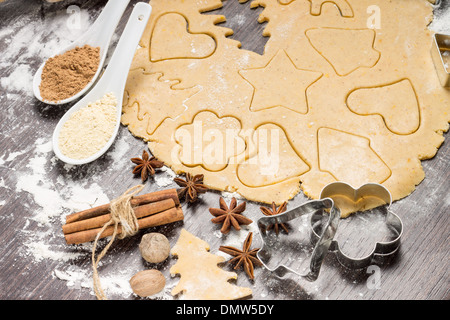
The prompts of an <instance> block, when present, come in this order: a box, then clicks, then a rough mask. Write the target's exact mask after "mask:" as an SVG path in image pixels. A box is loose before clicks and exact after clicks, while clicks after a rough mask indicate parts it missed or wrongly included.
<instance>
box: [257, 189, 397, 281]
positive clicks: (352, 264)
mask: <svg viewBox="0 0 450 320" xmlns="http://www.w3.org/2000/svg"><path fill="white" fill-rule="evenodd" d="M339 197H345V198H347V199H350V200H351V201H353V202H354V203H357V202H358V200H361V199H362V200H367V199H372V200H375V199H376V201H375V202H373V201H372V204H373V203H376V206H375V207H374V208H372V210H377V211H379V212H381V213H382V214H383V215H384V223H386V226H387V228H388V229H389V230H390V231H391V232H392V234H393V235H394V236H393V238H392V239H390V240H389V241H384V242H376V243H375V246H374V248H373V250H372V251H371V252H370V254H368V255H366V256H364V257H362V258H355V257H352V256H350V255H348V254H345V253H344V252H343V251H342V250H341V247H340V245H339V243H338V241H337V240H335V239H334V237H335V235H336V232H337V230H338V226H339V222H340V219H341V209H340V208H339V207H338V206H337V204H336V203H337V202H339V203H341V202H342V201H340V200H339V199H338V198H339ZM320 198H321V199H320V200H311V201H308V202H306V203H304V204H302V205H300V206H297V207H295V208H293V209H291V210H289V211H286V212H284V213H281V214H278V215H274V216H266V217H262V218H260V219H259V220H258V221H257V224H258V228H259V231H260V232H259V233H260V236H261V239H262V242H263V245H262V247H261V249H260V250H259V251H258V252H257V257H258V258H259V260H260V261H261V263H262V265H263V266H264V267H265V268H266V269H267V270H269V271H271V272H273V273H275V274H276V275H277V276H278V277H283V276H285V275H286V274H287V273H289V272H291V273H294V274H296V275H298V276H300V277H302V278H304V279H306V280H308V281H315V280H317V278H318V276H319V272H320V269H321V266H322V262H323V260H324V258H325V256H326V254H327V253H328V252H334V253H335V254H336V256H337V260H338V261H339V263H340V264H341V265H343V266H345V267H347V268H351V269H362V268H365V267H368V266H369V265H371V264H372V263H373V262H374V261H375V259H376V258H379V257H388V256H391V255H392V254H394V253H395V252H397V250H398V248H399V246H400V239H401V236H402V233H403V223H402V220H401V219H400V217H399V216H397V215H396V214H395V213H394V212H392V211H391V210H390V206H391V204H392V196H391V193H390V192H389V191H388V190H387V189H386V188H385V187H384V186H382V185H380V184H377V183H368V184H365V185H363V186H361V187H360V188H358V189H355V188H353V187H352V186H351V185H349V184H347V183H344V182H334V183H331V184H329V185H327V186H325V187H324V188H323V189H322V192H321V196H320ZM369 206H370V205H369ZM366 208H367V206H366V207H364V206H363V209H361V211H365V210H366ZM370 208H371V207H370ZM307 214H309V215H311V217H310V231H311V234H310V236H311V241H312V243H313V245H314V249H313V251H312V255H311V258H310V264H309V268H308V270H307V271H306V272H304V273H300V272H298V271H296V270H294V269H293V268H291V267H289V266H286V265H285V264H281V263H280V264H277V265H276V266H275V267H270V266H269V261H270V260H271V258H272V256H273V246H272V245H270V244H269V242H270V241H268V237H267V228H268V227H269V226H271V225H273V224H275V223H278V224H280V223H286V222H289V221H291V220H294V219H296V218H299V217H301V216H303V215H307Z"/></svg>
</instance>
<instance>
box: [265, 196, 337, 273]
mask: <svg viewBox="0 0 450 320" xmlns="http://www.w3.org/2000/svg"><path fill="white" fill-rule="evenodd" d="M324 211H327V215H328V221H327V223H326V224H325V226H324V227H323V228H322V231H321V232H320V235H319V234H315V235H316V236H317V242H315V246H314V249H313V252H312V255H311V259H310V262H309V270H308V271H307V272H305V273H299V272H297V271H295V270H293V269H291V268H289V267H287V266H285V265H283V264H280V265H277V266H276V267H275V268H272V269H271V268H270V267H269V266H268V264H267V262H268V261H269V260H270V258H271V256H272V250H271V246H270V245H268V244H267V243H266V240H267V235H266V230H267V227H268V226H270V225H273V224H275V223H286V222H288V221H290V220H293V219H295V218H298V217H300V216H303V215H306V214H320V213H322V212H324ZM339 219H340V211H339V209H338V208H336V207H335V205H334V202H333V200H332V199H329V198H327V199H321V200H311V201H308V202H306V203H304V204H302V205H300V206H298V207H296V208H294V209H291V210H289V211H286V212H283V213H281V214H278V215H276V216H265V217H262V218H260V219H259V220H258V222H257V223H258V228H259V231H260V232H259V233H260V235H261V238H262V242H263V246H262V248H261V249H260V250H259V251H258V252H257V257H258V258H259V260H260V261H261V262H262V264H263V266H264V267H265V268H266V269H268V270H269V271H272V272H274V273H275V274H276V275H277V276H279V277H283V276H284V275H285V274H286V273H288V272H292V273H294V274H297V275H299V276H301V277H303V278H305V279H306V280H308V281H315V280H316V279H317V277H318V276H319V272H320V268H321V266H322V261H323V259H324V258H325V255H326V254H327V253H328V249H329V246H330V244H331V243H332V240H333V237H334V235H335V233H336V229H337V226H338V223H339Z"/></svg>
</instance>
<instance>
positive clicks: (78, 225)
mask: <svg viewBox="0 0 450 320" xmlns="http://www.w3.org/2000/svg"><path fill="white" fill-rule="evenodd" d="M173 207H175V201H174V200H173V199H172V198H169V199H165V200H161V201H157V202H152V203H149V204H144V205H141V206H138V207H134V208H133V210H134V214H135V216H136V218H138V219H139V218H142V217H146V216H150V215H153V214H156V213H159V212H162V211H166V210H168V209H170V208H173ZM110 219H111V214H110V213H108V214H103V215H101V216H97V217H94V218H89V219H85V220H80V221H75V222H71V223H67V224H65V225H63V226H62V229H63V233H64V234H69V233H74V232H79V231H83V230H89V229H95V228H101V227H102V226H103V225H104V224H105V223H107V222H108V221H109V220H110Z"/></svg>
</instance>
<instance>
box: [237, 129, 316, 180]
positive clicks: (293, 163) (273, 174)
mask: <svg viewBox="0 0 450 320" xmlns="http://www.w3.org/2000/svg"><path fill="white" fill-rule="evenodd" d="M249 154H250V157H249V158H248V159H247V160H245V161H243V162H242V163H240V164H239V166H238V169H237V174H238V178H239V179H240V180H241V182H242V183H243V184H245V185H247V186H249V187H261V186H266V185H271V184H275V183H278V182H281V181H284V180H286V179H289V178H293V177H298V176H300V175H302V174H303V173H305V172H307V171H308V170H309V169H310V166H309V165H308V164H307V163H306V162H305V160H303V159H302V158H301V157H300V156H299V155H298V154H297V152H296V151H295V150H294V148H293V147H292V145H291V143H290V142H289V140H288V138H287V136H286V134H285V132H284V130H283V129H281V128H280V127H279V126H277V125H274V124H264V125H262V126H260V127H258V128H257V129H256V130H255V132H254V134H253V138H252V139H251V142H250V143H249Z"/></svg>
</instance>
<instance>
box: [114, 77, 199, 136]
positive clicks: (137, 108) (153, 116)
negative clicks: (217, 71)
mask: <svg viewBox="0 0 450 320" xmlns="http://www.w3.org/2000/svg"><path fill="white" fill-rule="evenodd" d="M161 78H162V74H160V73H146V72H144V71H143V70H142V69H136V70H131V71H130V72H129V74H128V80H127V84H126V87H125V94H126V96H127V99H126V100H127V101H126V103H124V105H123V114H122V123H123V124H124V125H128V127H129V128H130V130H132V132H133V133H134V134H135V135H136V136H139V137H142V138H148V136H149V135H152V134H153V132H154V131H155V130H156V129H157V128H158V126H159V125H160V124H161V123H162V122H163V121H164V120H165V119H167V118H171V119H175V118H176V117H177V116H179V115H180V114H181V113H183V111H185V110H186V108H187V107H186V106H185V104H184V102H185V101H186V100H187V99H189V98H190V97H192V96H193V95H194V94H195V93H197V92H198V89H196V88H187V89H172V86H174V85H176V84H178V83H179V81H178V80H162V79H161ZM149 93H151V94H149ZM136 118H137V120H138V121H139V123H136ZM142 123H145V125H142Z"/></svg>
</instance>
